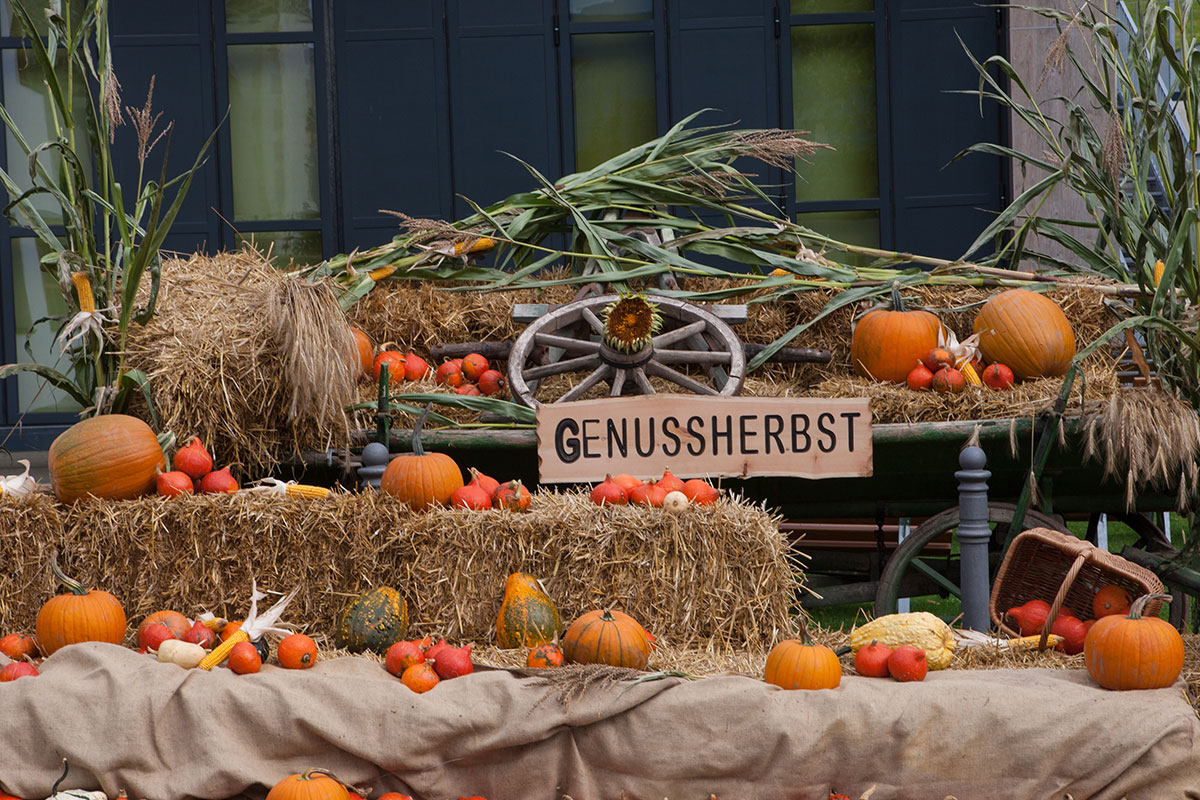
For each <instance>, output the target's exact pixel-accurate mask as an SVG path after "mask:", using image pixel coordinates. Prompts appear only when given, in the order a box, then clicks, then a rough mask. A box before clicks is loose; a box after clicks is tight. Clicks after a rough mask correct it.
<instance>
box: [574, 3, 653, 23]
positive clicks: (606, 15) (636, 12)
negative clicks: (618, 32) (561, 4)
mask: <svg viewBox="0 0 1200 800" xmlns="http://www.w3.org/2000/svg"><path fill="white" fill-rule="evenodd" d="M653 18H654V8H653V3H652V2H651V0H571V21H572V22H627V21H631V20H645V19H653Z"/></svg>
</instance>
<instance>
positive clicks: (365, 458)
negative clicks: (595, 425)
mask: <svg viewBox="0 0 1200 800" xmlns="http://www.w3.org/2000/svg"><path fill="white" fill-rule="evenodd" d="M389 458H390V457H389V454H388V449H387V445H383V444H380V443H379V442H371V443H369V444H368V445H367V446H366V447H364V448H363V451H362V466H361V467H359V468H358V485H359V486H360V487H361V488H363V489H375V490H376V491H378V490H379V484H380V482H381V481H382V480H383V473H384V471H385V470H386V469H387V465H388V461H389Z"/></svg>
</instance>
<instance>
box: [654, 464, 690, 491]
mask: <svg viewBox="0 0 1200 800" xmlns="http://www.w3.org/2000/svg"><path fill="white" fill-rule="evenodd" d="M654 485H655V486H658V487H661V488H663V489H666V490H667V491H668V492H681V491H683V481H682V480H680V479H679V478H677V477H675V476H674V475H673V474H672V473H671V470H670V469H665V470H663V474H662V477H661V478H659V479H658V481H656V482H655V484H654Z"/></svg>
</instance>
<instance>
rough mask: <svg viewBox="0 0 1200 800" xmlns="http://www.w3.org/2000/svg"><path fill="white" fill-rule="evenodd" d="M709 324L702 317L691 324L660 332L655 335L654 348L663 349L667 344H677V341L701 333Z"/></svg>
mask: <svg viewBox="0 0 1200 800" xmlns="http://www.w3.org/2000/svg"><path fill="white" fill-rule="evenodd" d="M707 326H708V323H707V322H705V321H704V320H702V319H701V320H697V321H696V322H693V323H691V324H689V325H684V326H683V327H682V328H676V329H675V330H673V331H667V332H666V333H660V334H659V335H658V336H655V337H654V349H655V350H661V349H663V348H664V347H666V346H667V345H670V344H675V343H676V342H682V341H683V340H684V339H687V338H688V337H691V336H695V335H696V334H697V333H700V331H702V330H704V329H705V328H706V327H707Z"/></svg>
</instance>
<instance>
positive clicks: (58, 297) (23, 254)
mask: <svg viewBox="0 0 1200 800" xmlns="http://www.w3.org/2000/svg"><path fill="white" fill-rule="evenodd" d="M44 252H46V249H45V248H44V247H43V246H42V245H41V244H40V243H39V242H38V240H37V239H34V238H28V237H25V238H19V239H13V240H12V259H13V295H14V297H13V308H14V310H15V312H16V316H15V319H14V324H13V331H14V333H15V334H16V342H17V361H18V362H21V363H28V362H30V361H36V362H37V363H39V364H45V365H47V366H51V367H54V368H55V369H57V370H58V371H59V372H62V373H65V374H67V375H71V362H70V360H69V359H67V358H65V357H63V356H62V354H61V351H60V350H59V348H58V346H57V345H56V344H54V337H55V331H56V330H57V325H56V324H55V323H54V322H44V323H42V324H41V325H38V326H37V328H34V329H33V332H32V335H31V334H30V327H31V326H32V325H33V323H34V321H35V320H39V319H41V318H43V317H46V316H50V315H55V314H58V315H65V314H66V313H67V303H66V301H65V300H64V299H63V296H62V290H61V289H59V286H58V281H57V280H55V279H54V278H53V277H52V276H51V275H50V274H49V273H47V272H46V271H45V270H43V269H42V268H41V265H40V264H39V263H38V259H39V258H40V257H41V255H42V253H44ZM26 342H28V343H29V346H30V348H31V349H32V351H33V358H30V357H29V353H27V352H26V351H25V344H26ZM17 403H18V405H17V408H18V412H19V413H25V412H35V413H36V412H48V411H78V410H79V404H78V403H76V402H75V401H74V400H72V399H71V397H70V396H69V395H67V394H65V393H64V392H62V391H59V390H57V389H54V388H53V387H51V386H50V384H48V383H46V382H45V381H44V380H43V379H42V378H41V377H40V376H37V375H34V374H33V373H32V372H22V373H21V374H20V375H19V376H18V377H17Z"/></svg>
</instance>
